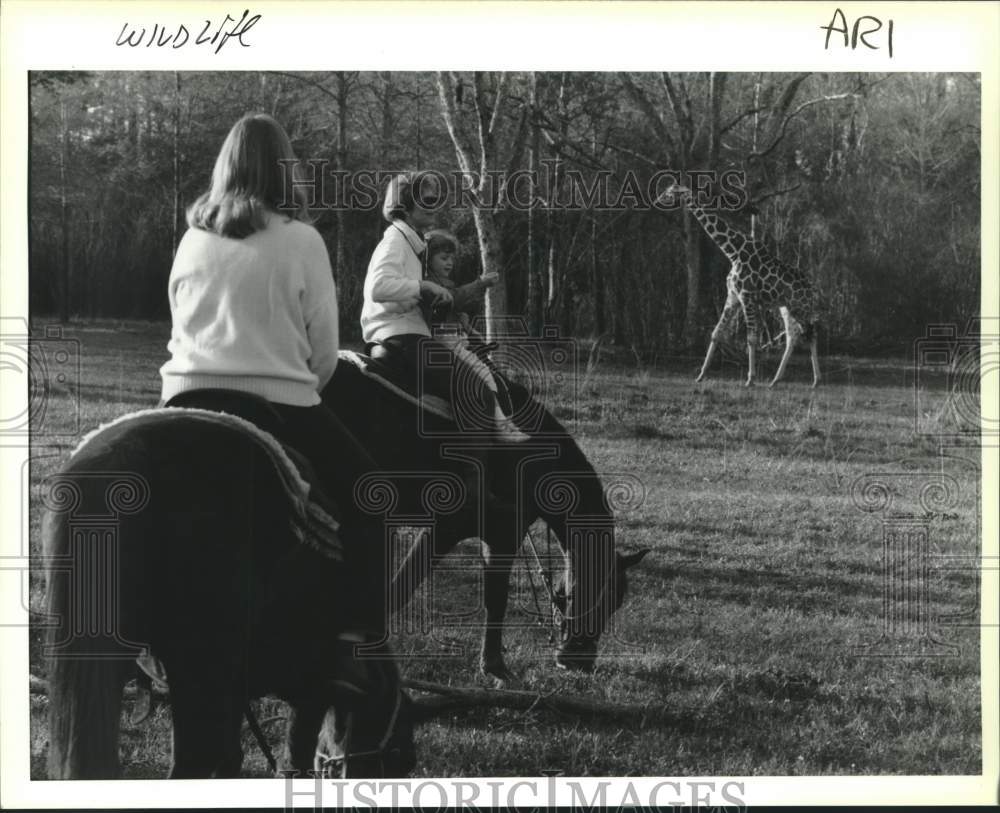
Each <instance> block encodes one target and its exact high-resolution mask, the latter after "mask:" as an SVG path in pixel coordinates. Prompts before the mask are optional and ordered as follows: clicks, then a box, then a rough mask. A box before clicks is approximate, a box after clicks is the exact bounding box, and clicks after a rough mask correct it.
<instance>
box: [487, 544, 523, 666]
mask: <svg viewBox="0 0 1000 813" xmlns="http://www.w3.org/2000/svg"><path fill="white" fill-rule="evenodd" d="M514 555H515V554H514V553H513V552H511V551H510V550H507V551H504V552H503V553H499V552H497V551H495V550H494V549H493V548H492V547H490V545H489V544H487V543H486V542H484V543H483V587H484V590H485V596H484V599H485V604H486V625H485V629H484V631H483V648H482V653H481V655H480V661H479V669H480V671H481V672H482V673H483V674H484V675H487V676H489V677H492V678H495V679H496V680H497V681H499V682H501V683H505V682H507V681H510V680H513V679H514V674H513V672H511V671H510V669H508V668H507V663H506V662H505V661H504V657H503V622H504V617H505V616H506V615H507V599H508V593H509V591H510V571H511V567H512V566H513V564H514Z"/></svg>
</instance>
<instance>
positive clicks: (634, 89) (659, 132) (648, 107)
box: [621, 73, 677, 153]
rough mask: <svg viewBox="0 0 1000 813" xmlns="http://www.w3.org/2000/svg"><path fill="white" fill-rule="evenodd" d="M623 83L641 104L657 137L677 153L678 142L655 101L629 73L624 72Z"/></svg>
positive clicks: (636, 101)
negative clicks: (652, 100) (651, 99)
mask: <svg viewBox="0 0 1000 813" xmlns="http://www.w3.org/2000/svg"><path fill="white" fill-rule="evenodd" d="M621 79H622V84H623V85H624V86H625V90H626V91H627V92H628V94H629V95H630V96H631V97H632V100H633V101H634V102H635V103H636V104H637V105H638V106H639V109H640V110H641V111H642V113H643V115H644V116H645V117H646V120H647V121H648V122H649V124H650V126H652V128H653V131H654V133H655V134H656V137H657V138H659V139H660V141H662V142H663V143H664V144H666V145H667V150H668V151H669V152H670V153H675V152H676V151H677V147H676V144H675V143H674V139H673V136H671V135H670V131H669V130H667V125H666V124H665V123H664V122H663V119H662V118H661V117H660V114H659V113H658V112H657V110H656V108H655V107H653V103H652V102H651V101H650V100H649V97H648V96H647V95H646V93H645V91H643V90H642V88H640V87H639V86H638V85H637V84H636V83H635V82H634V81H632V77H630V76H629V75H628V74H627V73H623V74H622V77H621Z"/></svg>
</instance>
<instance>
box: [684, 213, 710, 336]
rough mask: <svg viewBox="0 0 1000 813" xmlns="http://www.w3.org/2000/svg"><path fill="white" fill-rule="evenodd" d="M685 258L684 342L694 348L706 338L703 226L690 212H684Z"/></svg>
mask: <svg viewBox="0 0 1000 813" xmlns="http://www.w3.org/2000/svg"><path fill="white" fill-rule="evenodd" d="M684 260H685V265H686V266H687V307H686V309H685V313H684V343H685V345H687V347H688V348H689V349H692V350H694V349H697V348H698V347H699V346H700V345H701V344H703V343H704V339H705V337H704V336H703V335H702V333H703V331H702V328H701V226H700V225H699V224H698V221H697V220H695V219H694V215H692V214H690V213H689V212H685V214H684Z"/></svg>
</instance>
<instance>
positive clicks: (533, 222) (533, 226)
mask: <svg viewBox="0 0 1000 813" xmlns="http://www.w3.org/2000/svg"><path fill="white" fill-rule="evenodd" d="M529 104H530V105H531V122H532V123H531V146H530V147H529V148H528V177H529V180H530V193H531V195H530V198H529V200H531V201H534V200H535V198H536V197H537V195H538V178H537V172H538V151H539V148H540V147H541V133H540V132H539V129H538V120H537V111H538V74H537V73H535V72H534V71H532V73H531V98H530V102H529ZM540 253H541V252H540V245H539V240H538V216H537V214H536V213H535V207H534V206H531V207H530V208H529V209H528V294H527V310H528V330H529V331H530V333H531V335H532V336H541V335H542V285H541V279H540V278H539V275H540V270H539V262H538V261H539V258H540Z"/></svg>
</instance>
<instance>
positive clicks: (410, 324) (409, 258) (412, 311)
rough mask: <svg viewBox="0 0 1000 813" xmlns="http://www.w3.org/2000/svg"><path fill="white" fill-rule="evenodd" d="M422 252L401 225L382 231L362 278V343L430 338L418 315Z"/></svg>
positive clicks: (421, 246) (418, 242)
mask: <svg viewBox="0 0 1000 813" xmlns="http://www.w3.org/2000/svg"><path fill="white" fill-rule="evenodd" d="M423 250H424V241H423V240H421V239H420V236H419V235H418V234H417V233H416V232H415V231H414V230H413V229H411V228H410V226H409V225H408V224H407V223H406V222H405V221H403V220H396V221H394V222H393V223H392V224H390V226H389V228H387V229H386V230H385V234H383V235H382V240H381V241H380V242H379V244H378V245H377V246H376V247H375V252H374V253H373V254H372V259H371V262H369V263H368V274H367V276H366V277H365V303H364V306H363V307H362V308H361V336H362V338H363V339H364V340H365V342H378V341H381V340H382V339H386V338H388V337H389V336H399V335H401V334H404V333H419V334H421V335H423V336H430V335H431V332H430V329H429V328H428V327H427V323H426V322H425V321H424V317H423V315H422V314H421V313H420V280H421V278H422V277H423V265H422V263H421V261H420V258H419V257H418V256H417V254H418V252H421V251H423Z"/></svg>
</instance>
